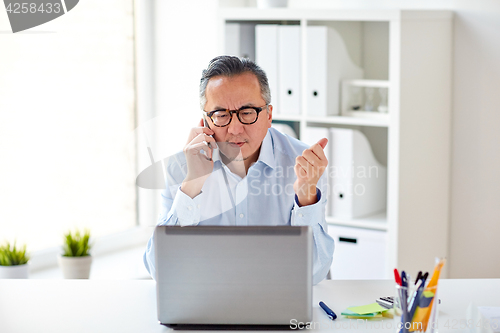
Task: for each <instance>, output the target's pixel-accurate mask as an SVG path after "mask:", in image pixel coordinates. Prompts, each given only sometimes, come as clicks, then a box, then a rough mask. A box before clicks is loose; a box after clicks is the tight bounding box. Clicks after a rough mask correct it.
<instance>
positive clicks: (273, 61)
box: [255, 24, 280, 114]
mask: <svg viewBox="0 0 500 333" xmlns="http://www.w3.org/2000/svg"><path fill="white" fill-rule="evenodd" d="M255 60H256V63H257V65H259V66H260V67H261V68H262V69H263V70H264V72H266V75H267V80H268V82H269V88H270V90H271V104H272V105H273V114H279V113H280V107H279V101H278V100H279V98H278V80H279V79H278V25H276V24H257V25H256V26H255Z"/></svg>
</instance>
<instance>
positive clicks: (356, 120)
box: [306, 112, 389, 127]
mask: <svg viewBox="0 0 500 333" xmlns="http://www.w3.org/2000/svg"><path fill="white" fill-rule="evenodd" d="M372 113H374V114H375V113H376V112H372ZM376 116H385V117H373V118H365V117H347V116H330V117H307V118H306V121H307V122H310V123H325V124H334V125H354V126H373V127H389V115H388V114H377V115H376Z"/></svg>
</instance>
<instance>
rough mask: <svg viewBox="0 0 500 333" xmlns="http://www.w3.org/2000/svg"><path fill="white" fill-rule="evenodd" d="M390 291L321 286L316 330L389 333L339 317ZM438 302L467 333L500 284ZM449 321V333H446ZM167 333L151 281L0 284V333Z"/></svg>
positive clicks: (459, 288)
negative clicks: (332, 317)
mask: <svg viewBox="0 0 500 333" xmlns="http://www.w3.org/2000/svg"><path fill="white" fill-rule="evenodd" d="M393 289H394V286H393V281H391V280H376V281H368V280H366V281H336V280H329V281H323V282H321V283H320V284H318V285H317V286H315V287H314V294H313V300H314V303H313V322H314V323H317V324H316V325H315V327H316V329H314V330H315V331H325V332H326V331H329V330H331V329H334V330H335V331H337V330H339V331H343V332H350V331H352V332H384V331H387V332H393V330H392V329H387V328H386V329H382V328H381V327H380V326H375V325H376V324H377V323H376V322H370V321H369V322H367V323H366V322H363V323H362V324H361V323H360V322H356V321H355V320H352V321H350V320H348V319H346V318H344V317H343V316H340V312H341V311H342V310H343V309H345V308H346V307H348V306H352V305H362V304H367V303H371V302H373V301H375V299H376V298H378V297H380V296H388V295H392V294H393V293H394V291H393ZM439 298H440V299H441V301H442V303H441V305H440V309H439V310H440V311H439V312H440V313H439V332H440V333H443V332H454V333H457V332H469V330H467V329H462V330H461V329H460V328H459V325H458V324H459V322H460V320H464V319H465V318H466V309H467V307H468V305H469V303H470V302H471V301H473V302H474V303H475V304H476V305H478V306H500V279H474V280H441V281H440V285H439ZM320 300H322V301H324V302H325V303H326V304H328V305H329V306H330V307H331V308H332V309H333V310H334V311H335V312H336V313H337V314H338V315H339V318H338V319H337V320H336V321H334V322H331V321H328V320H327V318H326V316H325V314H324V313H323V312H322V310H321V309H320V308H319V306H318V302H319V301H320ZM447 320H448V326H449V327H448V328H446V327H444V325H445V324H446V321H447ZM391 323H392V321H391ZM378 324H380V322H378ZM453 324H456V325H455V329H454V328H453ZM370 325H372V327H370ZM165 331H171V330H170V329H168V328H166V327H164V326H161V325H159V324H158V320H157V317H156V293H155V282H154V281H151V280H149V281H145V280H130V281H123V280H122V281H109V280H0V332H8V333H11V332H16V333H17V332H30V333H31V332H50V333H58V332H64V333H67V332H72V333H76V332H92V333H97V332H120V333H126V332H137V333H143V332H145V333H148V332H165ZM308 331H309V330H308ZM205 332H206V331H205ZM303 332H305V331H303Z"/></svg>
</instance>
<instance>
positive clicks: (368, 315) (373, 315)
mask: <svg viewBox="0 0 500 333" xmlns="http://www.w3.org/2000/svg"><path fill="white" fill-rule="evenodd" d="M341 314H342V315H343V316H355V317H361V316H363V317H375V316H377V315H378V314H379V313H378V312H377V313H365V314H362V315H360V314H359V313H356V312H352V311H351V310H349V309H346V310H344V311H342V313H341Z"/></svg>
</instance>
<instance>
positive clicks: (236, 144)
mask: <svg viewBox="0 0 500 333" xmlns="http://www.w3.org/2000/svg"><path fill="white" fill-rule="evenodd" d="M229 144H230V145H231V146H238V147H240V148H241V146H243V145H244V144H245V142H242V141H240V142H229Z"/></svg>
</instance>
